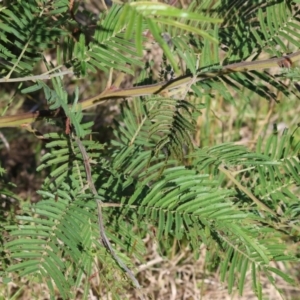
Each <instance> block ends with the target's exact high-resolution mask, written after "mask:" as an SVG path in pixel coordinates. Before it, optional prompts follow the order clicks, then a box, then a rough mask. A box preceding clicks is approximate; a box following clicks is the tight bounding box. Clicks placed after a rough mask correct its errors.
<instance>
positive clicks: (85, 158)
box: [75, 136, 141, 289]
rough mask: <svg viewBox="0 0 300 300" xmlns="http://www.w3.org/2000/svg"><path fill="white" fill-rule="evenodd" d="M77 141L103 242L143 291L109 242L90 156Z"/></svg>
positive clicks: (136, 285)
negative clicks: (92, 195)
mask: <svg viewBox="0 0 300 300" xmlns="http://www.w3.org/2000/svg"><path fill="white" fill-rule="evenodd" d="M75 141H76V143H77V145H78V147H79V149H80V152H81V155H82V158H83V163H84V167H85V172H86V177H87V181H88V184H89V186H90V189H91V191H92V193H93V194H94V196H95V200H96V203H97V207H98V222H99V230H100V236H101V241H102V244H103V246H104V247H105V248H106V249H107V250H109V252H110V253H111V255H112V257H113V258H114V259H115V260H116V262H117V263H118V264H119V266H120V267H121V268H122V269H123V270H124V271H125V272H126V274H127V276H128V277H129V278H130V279H131V280H132V282H133V284H134V286H135V287H136V288H138V289H141V286H140V284H139V282H138V281H137V279H136V278H135V276H134V274H133V272H132V271H131V270H130V269H129V268H128V267H127V266H126V264H125V263H124V262H123V261H122V260H121V258H120V257H119V256H118V255H117V254H116V252H115V250H114V249H113V247H112V245H111V243H110V241H109V240H108V238H107V236H106V233H105V228H104V222H103V215H102V201H101V200H100V197H99V195H98V193H97V190H96V188H95V185H94V182H93V179H92V174H91V166H90V163H89V157H88V154H87V152H86V150H85V147H84V145H83V144H82V142H81V140H80V139H79V138H78V137H76V136H75Z"/></svg>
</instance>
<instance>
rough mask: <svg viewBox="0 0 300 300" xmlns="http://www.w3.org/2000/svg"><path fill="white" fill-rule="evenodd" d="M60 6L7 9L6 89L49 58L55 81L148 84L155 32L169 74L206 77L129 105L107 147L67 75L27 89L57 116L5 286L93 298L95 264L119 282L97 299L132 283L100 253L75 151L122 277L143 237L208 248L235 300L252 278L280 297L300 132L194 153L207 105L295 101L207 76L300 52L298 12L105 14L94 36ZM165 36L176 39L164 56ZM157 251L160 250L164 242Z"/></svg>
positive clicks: (143, 10) (201, 9) (237, 76)
mask: <svg viewBox="0 0 300 300" xmlns="http://www.w3.org/2000/svg"><path fill="white" fill-rule="evenodd" d="M248 2H250V3H248ZM68 5H69V2H68V1H65V0H54V1H51V2H49V1H27V2H26V3H25V2H24V1H13V3H11V4H9V5H8V6H7V7H2V8H1V11H0V28H1V33H0V58H1V60H0V63H1V70H0V72H1V75H2V77H6V78H7V79H9V78H11V77H24V76H29V77H27V78H30V76H31V75H33V73H34V71H35V70H36V68H37V66H38V64H39V63H41V62H42V61H44V57H45V56H46V54H47V53H48V51H49V50H50V49H56V56H55V59H56V61H54V60H53V62H52V63H51V64H50V63H47V62H45V61H44V63H45V65H46V66H47V68H48V69H49V71H48V73H50V74H55V73H57V75H61V73H60V72H62V71H63V69H64V68H67V69H69V70H73V71H74V73H76V75H78V76H81V77H88V76H90V74H91V73H92V72H94V73H95V72H97V71H99V70H102V71H104V72H108V71H109V70H110V69H111V68H112V69H114V70H117V71H122V72H124V73H128V74H132V75H134V74H135V72H136V69H137V68H141V69H142V73H143V72H144V73H143V74H144V79H145V81H146V80H151V75H150V74H148V73H147V68H148V66H147V64H146V63H144V62H143V61H142V59H141V54H142V52H143V50H144V48H145V43H144V42H145V40H146V35H145V32H146V31H149V32H151V34H152V36H153V38H154V40H156V42H157V43H159V45H160V46H161V48H162V49H163V51H164V54H165V56H166V58H167V59H168V64H170V65H171V66H173V67H174V68H175V71H176V72H177V74H180V75H182V76H186V75H190V74H192V75H193V76H198V75H199V76H201V75H203V74H204V75H203V80H201V81H197V82H196V81H195V82H192V83H191V84H190V85H189V86H184V87H182V88H178V89H176V90H172V91H169V93H168V94H167V95H151V96H147V97H145V96H140V97H134V98H132V99H130V100H128V101H124V102H123V103H122V104H121V105H120V107H121V113H120V116H119V117H118V120H116V122H115V127H114V137H113V139H112V140H110V141H108V143H107V144H104V143H103V144H102V143H100V142H98V141H96V137H95V134H94V133H93V130H92V125H93V122H90V121H89V120H87V119H86V117H85V116H84V113H83V112H82V111H81V109H80V108H78V106H76V104H77V103H78V99H79V98H80V97H79V92H78V89H77V90H76V92H75V95H73V96H69V95H68V94H67V92H66V89H65V87H64V81H63V77H62V76H58V77H56V78H52V82H51V84H48V83H45V82H42V81H37V82H35V83H34V84H32V85H31V86H30V87H27V88H26V89H23V91H22V92H23V93H24V94H27V93H32V92H35V91H37V90H41V91H43V93H44V95H45V97H46V99H47V102H48V104H49V107H50V109H57V108H61V110H62V111H63V112H64V114H65V116H64V117H62V118H61V120H55V121H54V122H55V125H56V127H55V128H58V129H57V130H56V131H54V132H50V133H48V134H44V136H43V137H44V138H45V139H47V140H48V143H47V152H46V153H45V154H44V156H43V158H42V160H41V163H40V165H39V167H38V169H37V170H38V171H41V170H44V171H46V173H47V177H46V178H45V180H44V182H43V186H42V188H41V189H40V191H39V192H38V193H39V194H40V195H41V198H42V200H41V201H39V202H38V203H35V204H27V205H23V207H22V214H21V215H18V216H16V218H17V222H16V224H9V223H7V224H5V230H6V231H8V232H9V238H8V239H7V240H5V248H4V249H5V252H6V257H7V259H9V260H10V265H8V266H7V267H6V268H5V270H3V272H2V273H3V274H2V275H3V277H5V278H6V279H7V278H9V276H10V273H14V272H17V273H18V275H19V276H27V277H28V278H38V280H40V281H41V282H45V283H46V284H47V286H48V288H49V291H50V292H51V294H52V297H54V293H55V292H54V291H55V288H57V289H58V291H59V294H60V296H61V297H62V298H63V299H73V298H74V297H75V294H76V288H78V287H79V286H84V290H85V291H88V289H89V285H90V282H89V280H88V279H89V277H90V276H92V273H93V268H94V267H95V265H96V264H95V258H96V259H97V260H98V265H97V267H98V268H100V269H99V272H100V274H101V276H102V279H103V282H106V281H107V282H108V281H109V280H111V282H112V280H113V284H112V285H111V283H105V284H103V283H102V284H103V288H107V287H108V286H110V285H111V292H112V294H113V295H115V296H116V297H117V295H120V294H122V289H125V288H126V286H127V285H129V284H130V282H128V281H126V280H124V279H123V278H122V271H124V270H122V267H121V266H120V265H119V264H118V262H117V261H115V260H114V258H113V256H112V255H111V253H109V251H107V250H106V248H105V247H103V245H101V242H100V241H99V236H100V235H99V226H98V224H97V222H98V220H97V213H96V212H97V201H98V200H97V199H94V198H95V197H94V195H93V193H92V191H91V190H90V189H89V188H90V185H89V178H88V174H87V172H86V169H85V164H86V163H87V162H86V161H85V158H84V157H83V155H82V152H81V150H80V147H79V145H78V143H76V138H79V139H80V140H81V141H82V144H83V145H84V147H85V149H86V151H87V153H88V165H89V166H90V168H91V174H92V180H93V183H94V184H95V186H96V189H97V193H98V196H99V201H102V202H103V205H102V209H103V217H104V224H105V231H106V234H107V236H108V238H109V240H110V241H111V242H112V244H113V247H114V249H115V250H116V252H117V254H118V256H120V257H122V259H123V260H124V261H125V262H126V264H127V265H130V264H131V263H132V261H133V258H135V259H139V261H142V259H143V256H142V255H143V253H144V252H145V247H144V244H143V240H142V239H143V237H144V235H145V234H146V232H147V230H148V228H149V226H150V225H151V226H154V227H155V228H157V230H156V233H157V236H156V237H157V239H158V240H159V241H164V240H167V239H176V240H178V241H179V242H180V243H183V244H188V245H189V246H190V248H191V249H192V250H193V251H194V253H195V255H196V256H197V255H199V248H200V246H201V245H203V244H204V245H205V246H206V247H209V248H210V249H211V251H210V253H208V254H207V255H208V259H210V265H213V259H215V261H217V262H218V264H219V271H220V275H221V279H222V281H226V283H227V286H228V291H229V293H231V292H232V291H234V289H238V290H239V293H240V294H242V293H243V289H244V286H245V280H246V279H245V278H246V273H247V272H248V271H249V270H251V274H252V286H253V290H254V291H255V293H256V295H257V296H258V298H259V299H262V298H263V290H262V285H261V283H260V276H262V275H263V276H266V277H267V278H268V279H269V281H270V283H271V284H273V285H274V286H275V287H276V282H275V275H276V276H280V277H282V278H283V279H284V280H285V281H287V282H288V283H293V278H290V277H289V276H288V275H287V274H285V273H284V272H282V271H281V270H280V269H279V268H277V267H274V265H273V264H272V263H271V262H285V261H288V262H293V261H295V260H296V257H295V255H294V253H292V251H291V249H289V247H288V243H286V242H285V240H293V239H298V238H299V232H300V227H299V220H298V219H299V204H298V202H299V195H300V189H299V187H300V175H299V174H300V162H299V153H300V140H299V129H297V128H296V129H295V130H294V131H293V130H292V129H291V130H285V131H284V132H283V134H281V133H279V132H277V130H276V128H275V129H274V130H273V132H272V133H271V134H269V136H266V137H265V136H263V135H262V136H260V137H259V138H258V139H257V141H256V147H255V148H251V147H246V146H242V145H238V144H236V143H234V141H233V140H231V141H228V142H222V143H221V142H219V143H218V144H214V143H212V144H209V145H205V146H204V144H205V143H204V142H202V141H200V142H199V143H197V142H196V140H197V138H198V135H199V131H200V132H202V133H203V132H204V131H205V130H208V131H209V133H210V134H211V135H212V136H213V135H214V132H212V131H210V129H209V127H208V126H209V125H203V128H200V129H199V128H197V119H198V118H199V116H200V115H201V114H207V112H208V111H210V109H211V103H212V101H214V100H215V99H220V98H222V99H224V101H225V103H226V105H232V106H236V105H237V103H242V104H244V105H247V104H248V102H249V97H251V95H255V97H256V98H257V99H259V101H261V102H262V101H264V100H263V99H261V98H265V99H267V100H272V99H273V100H276V101H277V100H279V99H278V94H276V92H281V93H282V94H283V95H285V96H289V97H295V95H294V94H295V93H296V91H293V90H291V89H287V86H286V85H285V84H284V83H283V82H281V81H280V80H279V79H278V77H277V76H274V74H271V73H269V72H267V71H265V72H259V71H248V72H239V73H231V74H220V75H218V76H215V77H214V78H209V77H205V74H206V73H207V72H208V71H211V70H217V69H220V68H221V67H222V65H225V64H227V63H233V62H237V61H242V60H246V59H247V60H251V59H253V58H254V59H259V58H261V57H263V55H265V54H269V56H272V55H278V56H280V55H282V54H283V53H282V52H290V51H293V50H294V48H295V47H297V48H299V46H300V39H299V33H298V30H299V29H300V25H299V22H298V19H299V13H300V10H299V7H298V6H297V5H296V4H295V3H294V2H292V1H288V0H286V1H279V0H278V1H272V2H268V1H265V2H262V1H246V2H245V1H229V0H227V1H221V0H220V1H211V0H207V1H202V3H201V4H200V5H199V4H198V3H197V1H194V2H192V3H191V4H190V6H189V7H188V8H187V9H186V10H184V9H178V8H175V7H169V6H167V5H166V4H161V3H154V2H131V3H127V4H124V5H113V7H112V8H111V9H110V10H109V11H107V12H106V11H105V12H102V13H100V14H99V16H97V18H96V19H95V22H94V25H95V30H92V31H91V30H90V29H89V24H82V23H80V22H78V21H77V20H76V18H75V19H74V18H73V17H72V14H70V10H69V7H68ZM74 10H75V13H76V7H75V8H74ZM204 15H205V16H207V17H204ZM221 21H222V23H221ZM74 28H76V29H78V30H79V32H80V33H79V34H77V35H76V34H75V33H76V32H77V31H74ZM74 32H75V33H74ZM91 32H92V33H91ZM162 33H168V35H169V36H171V37H172V43H171V44H172V45H170V44H168V41H166V40H165V39H164V38H163V35H162ZM12 41H14V42H12ZM278 45H279V47H278ZM178 61H181V62H183V64H182V65H181V67H180V68H179V67H178V65H179V64H178ZM291 72H293V70H291ZM288 74H290V73H289V70H287V74H283V76H284V78H287V77H288ZM259 97H261V98H259ZM68 122H69V123H70V124H68ZM291 126H295V124H291ZM212 140H213V141H214V139H212ZM1 194H7V187H5V188H4V187H3V188H2V189H1ZM95 200H96V201H95ZM1 222H5V220H3V221H2V219H1ZM291 232H292V233H291ZM161 247H162V248H163V247H167V246H166V245H165V244H164V243H163V242H162V243H161ZM115 270H119V273H118V274H114V272H115ZM112 274H114V276H115V277H114V279H111V278H113V275H112ZM116 277H117V279H118V280H115V278H116ZM85 297H86V298H87V292H85Z"/></svg>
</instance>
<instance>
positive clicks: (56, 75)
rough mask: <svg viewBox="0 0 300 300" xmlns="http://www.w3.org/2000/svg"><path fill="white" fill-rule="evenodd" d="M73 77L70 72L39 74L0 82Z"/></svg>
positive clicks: (4, 79)
mask: <svg viewBox="0 0 300 300" xmlns="http://www.w3.org/2000/svg"><path fill="white" fill-rule="evenodd" d="M68 74H71V75H73V74H74V72H73V71H72V70H66V71H61V72H59V73H54V74H47V73H46V74H40V75H33V76H26V77H18V78H7V77H4V78H0V82H23V81H36V80H48V79H51V78H54V77H58V76H63V75H68Z"/></svg>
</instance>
